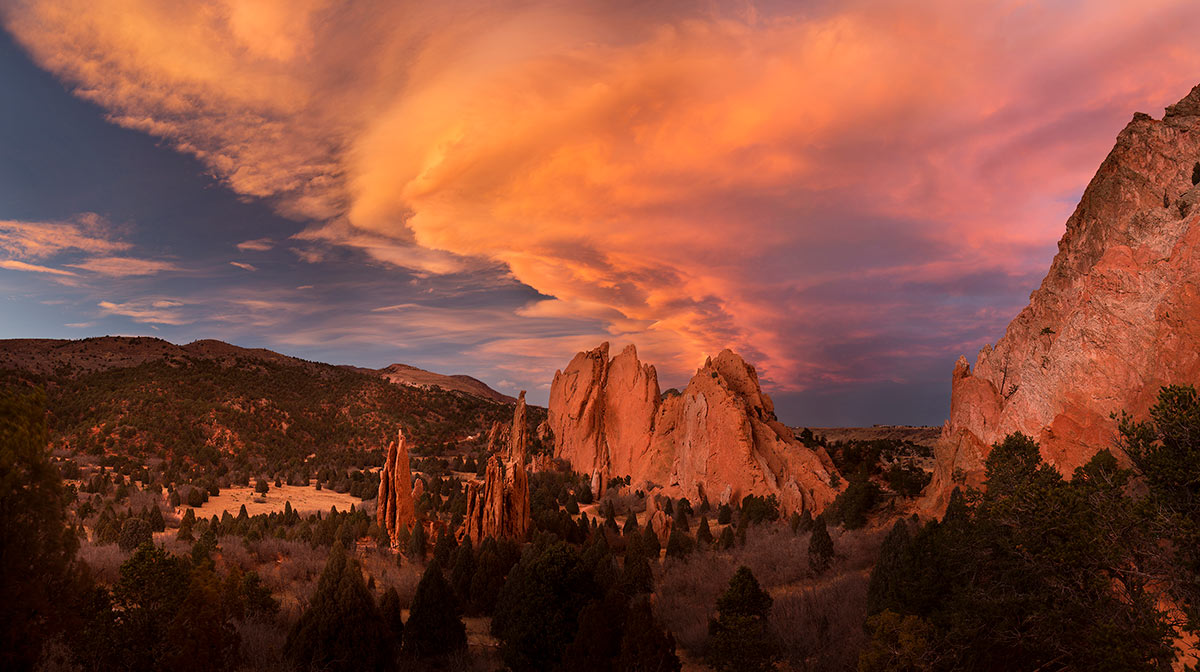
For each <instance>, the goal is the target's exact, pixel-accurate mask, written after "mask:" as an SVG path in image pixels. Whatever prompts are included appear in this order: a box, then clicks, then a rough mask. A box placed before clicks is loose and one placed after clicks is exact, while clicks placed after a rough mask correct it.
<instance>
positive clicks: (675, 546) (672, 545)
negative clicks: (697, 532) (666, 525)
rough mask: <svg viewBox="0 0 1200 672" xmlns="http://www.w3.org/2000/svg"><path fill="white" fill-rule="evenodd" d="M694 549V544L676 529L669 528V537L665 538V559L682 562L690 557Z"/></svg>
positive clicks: (686, 535) (682, 532) (680, 530)
mask: <svg viewBox="0 0 1200 672" xmlns="http://www.w3.org/2000/svg"><path fill="white" fill-rule="evenodd" d="M695 548H696V542H695V541H693V540H692V538H691V537H689V536H688V533H687V532H684V531H683V530H682V529H680V528H678V527H673V528H671V536H669V537H667V557H670V558H675V559H677V560H682V559H683V558H686V557H687V556H689V555H691V553H692V551H694V550H695Z"/></svg>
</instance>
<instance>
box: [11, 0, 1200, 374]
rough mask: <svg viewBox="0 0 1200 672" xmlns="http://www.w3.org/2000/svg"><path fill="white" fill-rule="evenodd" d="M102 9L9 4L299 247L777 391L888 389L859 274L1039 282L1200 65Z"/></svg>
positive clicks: (1098, 14)
mask: <svg viewBox="0 0 1200 672" xmlns="http://www.w3.org/2000/svg"><path fill="white" fill-rule="evenodd" d="M119 4H120V7H119V9H114V8H113V7H111V6H109V7H106V8H104V9H100V8H99V7H98V6H97V5H95V3H92V2H88V1H86V0H25V1H17V2H14V3H8V4H6V6H5V8H4V9H3V10H0V11H2V12H3V14H2V16H3V20H4V25H5V26H6V27H7V29H8V30H9V31H10V32H12V33H13V34H14V35H15V37H16V38H17V40H18V41H19V42H20V43H21V44H22V45H24V46H25V48H27V49H28V50H29V51H30V53H31V54H32V55H33V57H34V58H35V59H36V60H37V62H38V63H39V64H41V65H42V66H43V67H45V68H47V69H49V70H51V71H52V72H54V73H56V74H57V75H58V76H60V77H62V78H63V79H65V80H67V81H68V82H70V83H71V84H72V85H73V86H74V87H75V90H76V91H77V93H78V94H79V95H81V96H83V97H85V98H87V99H89V100H92V101H94V102H96V103H98V104H100V105H102V106H103V107H104V108H105V109H107V110H108V111H109V113H110V115H111V118H112V119H113V121H115V122H116V123H119V124H121V125H123V126H126V127H130V128H136V129H141V130H143V131H145V132H148V133H151V134H154V135H156V136H159V137H163V138H167V139H168V140H170V141H171V142H173V143H175V145H176V146H177V147H178V148H179V149H180V150H181V151H184V152H187V153H190V154H192V155H194V156H196V157H198V158H200V159H201V160H202V161H204V162H205V163H206V164H207V165H208V166H209V167H210V168H211V169H212V170H213V172H214V173H215V174H217V175H218V176H220V177H221V178H222V179H224V180H225V181H226V182H227V183H228V184H229V186H230V187H231V188H232V189H234V190H235V191H237V192H239V193H241V194H245V195H249V196H257V197H263V198H269V199H272V201H273V202H274V203H275V204H276V206H277V207H278V208H279V209H280V211H281V212H284V213H285V214H289V215H291V216H294V217H296V218H298V219H301V220H303V221H305V222H307V228H306V229H305V231H303V232H302V233H300V234H299V235H298V236H297V238H298V239H301V240H304V241H306V242H307V243H309V244H311V245H313V246H314V247H313V248H305V249H303V250H301V249H299V248H297V254H300V255H302V256H305V257H306V258H308V259H310V260H313V261H318V260H320V259H321V258H322V257H321V254H320V252H319V246H321V245H329V244H333V245H344V246H349V247H353V248H357V249H360V250H362V251H364V252H365V253H366V254H368V255H369V256H370V257H371V258H372V259H374V260H376V261H379V262H382V263H388V264H394V265H398V266H404V267H406V268H412V269H416V270H419V271H421V272H423V273H428V274H452V273H460V272H462V271H464V270H469V269H472V268H478V267H480V266H484V265H492V264H502V265H503V266H504V267H506V268H507V269H509V271H510V272H511V273H512V275H513V276H514V277H515V278H516V279H518V280H519V281H520V282H522V283H525V284H527V285H529V286H531V287H533V288H535V289H536V290H538V291H539V292H541V293H542V294H544V295H546V296H549V297H552V299H550V300H547V301H543V302H539V303H534V304H532V305H530V306H528V307H527V308H526V309H525V310H524V311H522V312H523V314H524V315H526V316H527V317H539V318H540V317H545V318H547V319H553V318H568V317H586V318H590V319H599V320H601V321H602V322H603V323H604V324H605V325H606V326H605V329H604V332H605V333H600V334H594V335H591V334H589V335H572V336H554V337H553V338H554V339H556V340H554V341H549V340H547V341H545V342H543V343H542V344H541V346H540V347H539V346H538V345H537V344H531V343H527V342H524V341H522V342H519V343H518V342H511V343H506V344H505V345H506V346H507V347H512V348H521V349H523V350H526V351H528V352H530V353H536V354H537V355H539V356H544V355H545V354H546V353H547V348H553V349H554V350H555V352H554V356H555V357H556V358H557V359H559V360H561V361H565V359H564V358H565V356H567V355H569V354H570V352H569V351H570V350H574V349H576V348H578V347H581V344H586V343H587V342H589V341H594V340H597V338H599V337H609V336H612V337H618V338H620V339H627V340H632V341H636V342H638V343H639V344H642V343H648V344H651V346H650V347H652V348H653V349H654V350H655V351H656V354H661V355H662V357H655V358H654V361H656V362H662V363H665V364H667V365H668V366H667V368H669V369H672V370H674V371H676V372H684V371H686V370H688V369H690V367H691V366H694V365H695V364H697V363H698V362H699V361H701V360H702V358H703V356H704V355H705V354H706V353H711V352H714V351H716V350H717V349H719V348H721V347H724V346H727V345H729V346H734V347H737V348H740V349H741V350H743V351H744V352H746V353H747V354H748V355H750V357H751V358H752V359H757V360H758V361H759V362H760V363H761V367H762V368H763V369H764V372H765V373H766V374H767V376H769V377H772V378H774V379H775V380H776V382H777V383H781V384H782V383H788V382H790V383H794V384H796V385H814V384H819V383H821V382H827V381H832V382H844V381H848V380H859V379H861V378H862V377H863V376H870V375H881V374H879V373H878V372H875V373H874V374H873V373H872V371H871V369H872V367H878V366H879V361H878V360H870V361H867V360H860V359H856V358H854V357H846V356H844V355H842V354H840V353H839V352H838V351H837V350H836V344H837V343H839V342H855V343H860V342H861V343H867V342H874V341H878V340H880V339H882V338H883V337H884V335H885V334H889V333H891V332H888V331H887V330H888V328H889V326H890V325H889V323H890V322H894V321H897V320H901V321H903V320H912V319H913V315H912V311H913V308H912V305H913V304H912V303H911V302H908V301H907V300H906V299H905V298H904V297H902V296H898V295H897V296H885V295H887V291H888V290H886V289H884V290H877V291H876V292H875V293H874V296H869V295H862V296H860V295H859V294H856V293H855V290H854V288H855V287H857V286H858V284H857V283H860V282H861V281H863V280H864V279H871V280H872V281H873V282H875V283H877V284H876V285H875V286H876V287H883V288H886V287H889V286H896V287H910V288H913V287H916V288H931V289H929V290H928V291H930V292H941V293H942V296H946V295H948V292H951V291H952V290H949V289H947V288H950V287H953V286H954V284H955V283H961V282H966V281H967V280H964V279H969V278H970V277H971V276H972V274H975V273H979V272H983V271H987V272H990V273H993V274H996V275H999V276H1012V277H1014V278H1016V277H1019V278H1021V279H1022V281H1024V279H1025V278H1026V277H1027V276H1029V275H1030V274H1033V273H1036V272H1037V269H1039V268H1041V267H1043V266H1044V264H1045V262H1046V261H1047V260H1046V259H1044V258H1041V257H1040V256H1037V255H1035V254H1032V251H1034V250H1037V251H1040V250H1043V249H1049V247H1050V246H1051V244H1052V242H1053V240H1054V239H1056V238H1057V237H1058V236H1059V234H1060V233H1061V222H1062V220H1063V218H1064V217H1065V215H1066V213H1067V210H1068V208H1069V207H1070V203H1069V202H1064V199H1066V198H1069V197H1070V196H1071V195H1072V194H1074V193H1075V192H1077V191H1078V189H1080V188H1081V187H1082V185H1083V184H1084V183H1085V182H1086V179H1087V177H1088V175H1090V173H1091V171H1092V170H1093V169H1094V167H1095V165H1097V164H1098V163H1099V160H1100V158H1102V156H1103V152H1104V151H1106V149H1107V145H1108V143H1109V142H1110V141H1111V138H1112V136H1113V135H1114V134H1115V132H1116V130H1117V128H1116V127H1113V125H1112V124H1113V123H1114V121H1115V120H1117V119H1123V118H1127V117H1128V115H1129V113H1130V112H1131V111H1132V109H1131V108H1141V109H1154V108H1156V107H1161V106H1162V105H1164V104H1166V103H1168V102H1171V101H1173V100H1174V99H1175V98H1178V97H1179V96H1181V95H1182V94H1183V93H1184V92H1186V91H1187V90H1188V89H1189V88H1190V87H1191V86H1192V85H1193V84H1195V81H1194V80H1195V79H1196V77H1197V75H1196V73H1197V72H1200V52H1197V50H1195V49H1194V48H1193V46H1194V34H1193V30H1192V27H1194V26H1195V25H1197V22H1200V6H1198V5H1196V4H1195V3H1192V2H1168V1H1166V0H1149V1H1147V2H1143V3H1139V5H1138V7H1137V11H1136V12H1135V11H1132V10H1131V9H1129V7H1128V4H1127V3H1121V2H1117V1H1115V0H1112V1H1110V2H1098V3H1087V6H1086V8H1085V7H1083V6H1079V5H1074V4H1072V3H1052V2H1041V3H1039V2H1027V3H993V4H991V5H988V6H979V5H977V4H973V3H961V2H956V1H951V0H924V1H921V2H912V3H879V2H866V1H865V0H859V1H852V2H846V3H836V4H830V5H828V6H824V5H822V4H820V3H816V4H812V5H811V6H810V5H806V6H805V9H803V10H799V9H797V10H796V11H794V12H792V11H790V10H789V9H788V8H787V7H784V8H782V9H781V8H778V7H774V6H767V5H764V6H758V7H756V6H755V5H753V4H745V3H730V4H728V5H723V4H721V3H717V4H716V5H715V6H711V5H708V4H705V5H704V8H703V9H700V8H698V7H699V6H698V5H697V6H693V5H691V4H685V3H679V4H672V3H662V4H659V3H650V4H644V3H625V4H621V5H619V6H618V5H613V6H608V5H605V6H603V7H602V6H600V5H595V4H592V3H552V2H533V3H525V2H522V3H491V4H487V5H478V4H475V3H464V4H459V3H432V4H431V3H415V2H388V3H383V2H380V3H358V4H356V5H355V6H354V7H352V8H348V9H347V8H343V9H339V10H337V11H335V9H334V8H333V7H332V6H331V5H330V4H329V3H327V2H325V1H323V0H309V1H306V2H294V1H289V2H283V1H282V0H255V2H251V3H246V2H234V1H233V0H227V1H222V2H210V3H173V2H166V1H165V0H122V2H120V3H119ZM714 7H715V8H714ZM2 230H3V229H2V227H0V231H2ZM256 242H257V241H248V242H247V243H243V245H246V248H245V249H251V250H253V249H259V247H260V246H258V245H251V243H256ZM240 247H241V246H239V248H240ZM913 291H918V290H913ZM1026 291H1027V290H1026ZM868 294H869V293H868ZM938 300H939V301H942V304H945V312H944V313H940V314H938V315H936V316H935V315H926V316H924V317H925V318H926V319H931V318H934V317H936V318H938V319H942V318H943V317H944V322H945V323H947V324H949V323H955V324H957V322H956V319H955V318H954V315H955V312H954V309H955V308H956V307H955V306H953V305H952V304H946V301H945V299H938ZM946 328H949V327H948V326H947V327H946ZM955 328H958V329H960V330H965V329H968V328H967V327H965V326H959V327H955ZM963 333H964V332H961V331H960V332H956V334H955V336H954V338H962V339H968V336H966V335H963ZM900 336H904V334H900ZM893 337H894V336H893ZM958 345H959V343H958V342H955V343H954V344H953V347H958ZM491 347H499V346H491ZM923 347H927V348H928V350H929V352H931V353H933V356H936V355H937V354H938V352H939V351H938V350H937V348H936V347H934V346H931V345H930V346H923ZM942 347H943V348H944V347H946V346H945V345H943V346H942ZM914 348H915V346H914ZM915 349H919V348H915ZM558 351H562V352H558ZM877 351H878V352H883V353H886V352H894V351H895V349H894V348H880V349H878V350H877ZM531 356H533V355H532V354H531Z"/></svg>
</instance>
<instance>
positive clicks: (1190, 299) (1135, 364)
mask: <svg viewBox="0 0 1200 672" xmlns="http://www.w3.org/2000/svg"><path fill="white" fill-rule="evenodd" d="M1197 181H1200V86H1197V87H1196V88H1195V89H1193V90H1192V92H1191V93H1190V94H1189V95H1188V96H1187V97H1186V98H1184V99H1183V100H1182V101H1180V102H1179V103H1178V104H1176V105H1173V106H1171V107H1169V108H1167V112H1166V115H1165V116H1164V117H1163V119H1162V120H1161V121H1156V120H1154V119H1152V118H1151V117H1150V116H1148V115H1145V114H1140V113H1139V114H1135V115H1134V117H1133V120H1132V121H1130V122H1129V124H1128V125H1127V126H1126V127H1125V129H1124V130H1123V131H1121V133H1120V135H1118V136H1117V142H1116V145H1115V146H1114V147H1113V149H1112V151H1111V152H1110V153H1109V155H1108V157H1107V158H1106V159H1105V160H1104V163H1103V164H1101V166H1100V169H1099V170H1098V171H1097V172H1096V175H1095V177H1093V178H1092V181H1091V183H1090V184H1089V185H1088V187H1087V190H1086V191H1084V194H1083V198H1082V199H1081V200H1080V202H1079V205H1078V206H1077V207H1076V209H1075V212H1074V214H1072V215H1071V217H1070V219H1068V220H1067V230H1066V233H1065V234H1064V235H1063V237H1062V239H1061V240H1060V241H1059V243H1058V254H1057V256H1055V258H1054V262H1053V263H1052V264H1051V266H1050V272H1049V273H1048V274H1047V275H1046V277H1045V279H1044V280H1043V281H1042V284H1041V287H1039V288H1038V289H1037V290H1036V291H1035V292H1034V293H1033V294H1032V295H1031V297H1030V301H1029V305H1028V306H1027V307H1026V308H1025V309H1024V310H1022V311H1021V313H1020V314H1019V315H1018V316H1017V317H1016V319H1014V320H1013V321H1012V323H1011V324H1009V326H1008V330H1007V331H1006V332H1005V334H1004V337H1003V338H1001V339H1000V341H999V342H997V343H996V345H995V347H991V346H985V347H984V348H983V350H981V351H980V353H979V356H978V358H977V359H976V361H975V367H974V369H972V368H971V367H970V365H969V364H968V362H967V360H966V358H965V357H964V358H960V359H959V360H958V362H957V364H955V366H954V373H953V376H952V393H951V408H950V418H949V420H948V421H947V422H946V424H945V426H944V428H943V430H942V436H941V439H940V441H939V445H938V449H937V468H936V471H935V474H934V480H933V483H932V484H931V486H930V501H929V503H930V504H931V505H932V506H933V507H935V508H940V507H944V506H945V503H946V499H947V497H948V494H949V491H950V490H952V489H953V487H954V486H955V485H956V484H957V483H963V482H965V483H972V484H975V483H978V482H979V481H980V480H981V479H982V470H983V466H984V460H985V459H986V458H987V454H988V452H989V451H990V450H991V446H992V445H993V444H994V443H995V442H997V441H1000V440H1001V439H1003V438H1004V437H1005V436H1006V435H1008V434H1010V433H1012V432H1016V431H1020V432H1023V433H1025V434H1027V435H1029V436H1031V437H1033V438H1034V439H1036V440H1037V441H1038V442H1039V443H1040V444H1041V449H1042V453H1043V455H1044V457H1045V458H1046V460H1047V461H1048V462H1050V463H1051V464H1053V465H1055V467H1057V468H1058V470H1059V471H1060V472H1062V473H1063V474H1065V475H1068V476H1069V475H1070V474H1071V472H1072V471H1073V470H1074V469H1075V468H1076V467H1078V466H1080V465H1082V464H1084V463H1086V462H1087V460H1088V459H1090V458H1091V456H1092V455H1094V454H1095V453H1096V452H1098V451H1099V450H1101V449H1104V448H1110V449H1111V448H1114V445H1113V444H1114V436H1115V429H1116V423H1115V421H1114V420H1113V419H1112V418H1111V414H1112V413H1114V412H1116V413H1119V412H1120V411H1122V410H1127V411H1129V412H1131V413H1134V414H1135V415H1138V414H1144V413H1145V412H1146V411H1147V409H1148V408H1149V406H1150V405H1151V404H1152V403H1153V400H1154V399H1155V397H1156V396H1157V394H1158V390H1159V388H1160V387H1161V386H1162V385H1166V384H1171V383H1195V382H1196V381H1197V379H1198V376H1200V208H1198V207H1197V204H1200V186H1197V184H1196V183H1197Z"/></svg>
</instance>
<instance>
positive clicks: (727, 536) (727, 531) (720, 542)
mask: <svg viewBox="0 0 1200 672" xmlns="http://www.w3.org/2000/svg"><path fill="white" fill-rule="evenodd" d="M717 548H719V549H721V550H722V551H726V550H729V549H731V548H733V526H731V525H726V526H725V527H724V529H722V530H721V536H720V537H719V538H718V539H717Z"/></svg>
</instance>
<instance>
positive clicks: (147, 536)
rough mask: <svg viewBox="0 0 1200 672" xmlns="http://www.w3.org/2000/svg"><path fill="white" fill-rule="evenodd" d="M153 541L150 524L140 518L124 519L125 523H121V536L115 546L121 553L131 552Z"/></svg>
mask: <svg viewBox="0 0 1200 672" xmlns="http://www.w3.org/2000/svg"><path fill="white" fill-rule="evenodd" d="M153 540H154V534H153V532H152V531H151V529H150V523H147V522H146V521H145V520H142V519H141V518H126V519H125V522H124V523H121V535H120V537H119V538H118V539H117V545H118V546H119V547H120V548H121V550H122V551H132V550H133V549H135V548H137V547H138V546H141V545H142V544H149V543H151V542H152V541H153Z"/></svg>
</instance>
